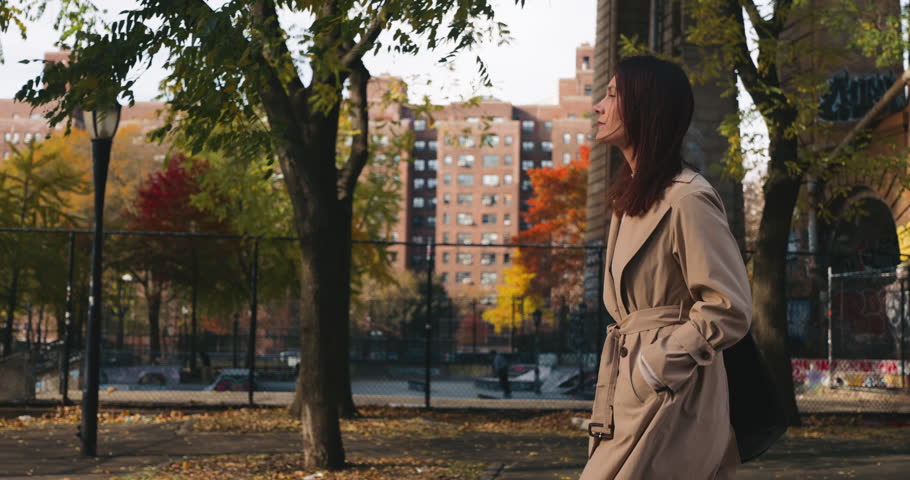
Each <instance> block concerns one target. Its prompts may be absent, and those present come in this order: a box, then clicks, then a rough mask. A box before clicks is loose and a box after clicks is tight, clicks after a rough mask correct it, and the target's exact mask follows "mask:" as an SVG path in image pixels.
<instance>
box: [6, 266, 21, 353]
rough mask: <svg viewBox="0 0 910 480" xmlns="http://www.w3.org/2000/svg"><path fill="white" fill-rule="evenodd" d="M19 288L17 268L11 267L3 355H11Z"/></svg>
mask: <svg viewBox="0 0 910 480" xmlns="http://www.w3.org/2000/svg"><path fill="white" fill-rule="evenodd" d="M18 288H19V267H18V266H16V265H13V276H12V279H11V280H10V286H9V297H8V298H7V301H6V329H5V333H4V334H3V355H4V356H7V355H11V354H12V353H13V322H14V320H15V317H16V295H18V292H17V290H18Z"/></svg>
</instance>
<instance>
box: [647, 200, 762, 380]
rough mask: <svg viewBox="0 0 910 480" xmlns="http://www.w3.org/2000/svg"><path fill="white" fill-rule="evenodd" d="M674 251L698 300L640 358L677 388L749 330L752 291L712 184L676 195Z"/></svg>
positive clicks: (672, 227) (672, 223)
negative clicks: (684, 318)
mask: <svg viewBox="0 0 910 480" xmlns="http://www.w3.org/2000/svg"><path fill="white" fill-rule="evenodd" d="M670 239H671V244H672V245H673V255H674V256H675V257H676V259H677V261H678V262H679V266H680V269H681V271H682V275H683V278H684V279H685V281H686V287H687V288H688V290H689V294H690V296H691V297H692V300H694V302H695V303H694V304H693V305H692V307H691V309H690V310H689V321H687V322H686V323H683V324H682V325H680V326H679V327H677V328H676V329H675V330H674V331H673V332H672V333H671V334H670V335H667V336H665V337H662V338H660V339H658V340H657V341H656V342H654V343H651V344H648V345H646V346H645V347H643V349H642V353H641V355H642V357H643V358H642V360H643V361H644V362H645V363H647V366H648V367H649V369H650V370H651V373H653V374H654V376H655V377H656V378H657V380H659V381H660V382H661V383H662V384H663V385H664V386H666V387H667V388H669V389H670V390H672V391H674V392H675V391H678V390H679V388H680V387H681V386H682V385H683V383H684V382H685V381H686V380H687V379H688V378H689V377H691V376H692V374H693V373H694V371H695V369H696V368H697V367H698V366H701V365H709V364H711V363H712V362H713V361H714V357H715V355H717V353H718V352H720V351H721V350H723V349H725V348H727V347H731V346H733V345H734V344H735V343H736V342H738V341H739V339H741V338H742V337H744V336H745V335H746V333H747V332H748V331H749V325H750V323H751V321H752V292H751V290H750V287H749V277H748V275H747V273H746V268H745V265H744V264H743V259H742V255H741V254H740V251H739V246H738V245H737V243H736V240H735V239H734V238H733V234H732V233H730V227H729V226H728V224H727V216H726V214H725V213H724V207H723V203H722V202H721V200H720V197H719V195H718V194H717V192H716V191H714V190H713V189H711V190H699V191H695V192H693V193H689V194H687V195H686V196H684V197H683V198H681V199H679V200H677V202H675V204H674V205H673V207H672V211H671V218H670Z"/></svg>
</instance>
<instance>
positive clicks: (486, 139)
mask: <svg viewBox="0 0 910 480" xmlns="http://www.w3.org/2000/svg"><path fill="white" fill-rule="evenodd" d="M481 138H483V144H484V145H486V146H488V147H495V146H497V145H499V135H494V134H492V133H488V134H485V135H484V136H483V137H481Z"/></svg>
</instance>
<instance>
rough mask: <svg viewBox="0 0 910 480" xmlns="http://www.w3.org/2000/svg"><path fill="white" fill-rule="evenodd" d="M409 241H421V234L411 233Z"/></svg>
mask: <svg viewBox="0 0 910 480" xmlns="http://www.w3.org/2000/svg"><path fill="white" fill-rule="evenodd" d="M411 242H412V243H423V236H422V235H412V236H411Z"/></svg>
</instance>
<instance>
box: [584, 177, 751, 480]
mask: <svg viewBox="0 0 910 480" xmlns="http://www.w3.org/2000/svg"><path fill="white" fill-rule="evenodd" d="M619 225H620V219H619V218H618V217H617V216H616V215H614V216H613V220H612V222H611V224H610V232H609V236H608V240H607V255H606V261H607V264H606V268H604V271H605V272H606V274H605V276H604V295H603V300H604V303H605V305H606V308H607V311H609V312H610V314H611V315H612V316H613V318H614V319H615V320H616V322H617V323H616V324H615V325H611V326H610V328H608V330H607V338H606V341H605V342H604V348H603V354H602V357H601V364H600V370H599V373H598V381H597V386H596V391H595V398H594V408H593V411H592V415H591V425H592V426H591V428H590V429H589V433H590V434H592V436H590V437H589V439H588V440H589V442H588V457H589V458H588V462H587V465H585V469H584V471H583V472H582V475H581V479H580V480H614V479H615V480H650V479H659V480H670V479H681V480H682V479H684V480H708V479H719V478H731V477H732V476H733V474H734V472H735V469H736V466H737V465H738V464H739V463H740V461H739V454H738V451H737V448H736V439H735V437H734V433H733V428H732V426H731V425H730V410H729V408H730V407H729V400H728V392H727V378H726V371H725V370H724V362H723V355H721V351H722V350H723V349H724V348H727V347H730V346H732V345H734V344H735V343H736V342H737V341H738V340H739V339H740V338H742V337H743V336H744V335H745V334H746V332H747V331H748V330H749V324H750V322H751V307H752V298H751V291H750V288H749V280H748V277H747V274H746V269H745V266H744V265H743V259H742V255H741V254H740V250H739V247H738V246H737V243H736V240H735V239H734V238H733V235H732V234H731V233H730V228H729V226H728V224H727V216H726V214H725V212H724V206H723V203H722V202H721V199H720V196H719V195H718V193H717V191H716V190H714V188H713V187H712V186H711V185H710V184H709V183H708V181H707V180H705V178H704V177H703V176H701V175H699V174H698V173H696V172H694V171H692V170H690V169H688V168H686V169H683V171H682V172H681V173H680V174H679V175H677V176H676V178H675V179H674V182H673V183H672V184H671V186H670V187H668V188H667V191H666V193H665V196H664V198H663V200H662V201H660V202H658V203H657V204H655V205H654V206H653V207H652V208H651V210H650V211H649V212H648V213H646V214H644V215H642V216H639V217H628V216H627V217H626V218H625V219H623V220H622V228H621V229H620V228H619ZM620 230H621V236H620ZM614 257H615V258H614ZM611 266H612V267H613V269H614V271H613V272H612V273H611V268H610V267H611ZM639 356H643V357H644V361H645V363H646V364H647V366H648V367H650V369H651V370H652V372H653V377H652V378H654V379H655V380H658V381H659V383H660V384H662V385H663V386H664V387H666V388H661V389H659V391H655V389H654V388H653V387H652V386H651V384H649V383H648V381H647V380H646V379H645V377H644V376H642V373H641V371H640V369H639V367H638V365H637V362H638V357H639Z"/></svg>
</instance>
